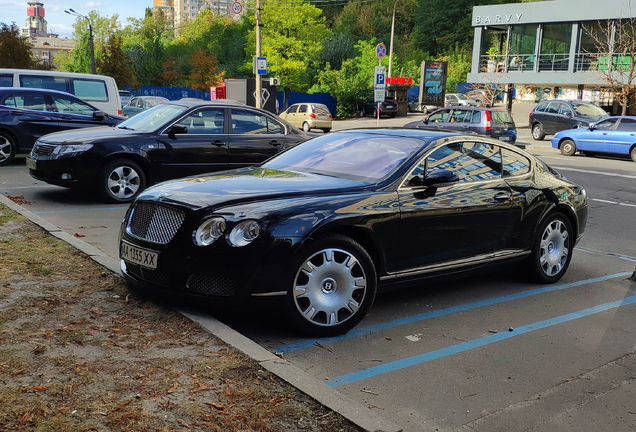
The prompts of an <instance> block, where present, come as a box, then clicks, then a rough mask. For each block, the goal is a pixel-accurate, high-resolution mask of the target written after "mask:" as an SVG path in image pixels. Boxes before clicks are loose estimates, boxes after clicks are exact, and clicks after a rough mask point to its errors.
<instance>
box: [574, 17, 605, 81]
mask: <svg viewBox="0 0 636 432" xmlns="http://www.w3.org/2000/svg"><path fill="white" fill-rule="evenodd" d="M611 34H612V23H611V21H607V20H606V21H586V22H583V23H581V31H580V35H581V43H580V48H579V53H578V54H577V56H576V68H575V70H576V71H589V70H595V69H598V61H599V56H600V57H602V56H601V55H600V54H599V53H602V52H607V51H608V44H607V41H608V40H610V38H611ZM601 60H603V58H601Z"/></svg>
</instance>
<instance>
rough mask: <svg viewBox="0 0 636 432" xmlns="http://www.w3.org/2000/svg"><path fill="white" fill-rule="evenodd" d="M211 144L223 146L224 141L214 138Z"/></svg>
mask: <svg viewBox="0 0 636 432" xmlns="http://www.w3.org/2000/svg"><path fill="white" fill-rule="evenodd" d="M212 145H213V146H216V147H223V146H224V145H225V143H224V142H223V141H219V140H216V141H214V142H213V143H212Z"/></svg>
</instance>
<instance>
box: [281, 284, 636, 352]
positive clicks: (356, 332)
mask: <svg viewBox="0 0 636 432" xmlns="http://www.w3.org/2000/svg"><path fill="white" fill-rule="evenodd" d="M625 276H631V273H627V272H623V273H615V274H612V275H608V276H601V277H596V278H591V279H585V280H581V281H577V282H571V283H567V284H561V285H553V286H550V287H546V288H537V289H534V290H530V291H524V292H521V293H517V294H510V295H506V296H502V297H495V298H492V299H487V300H480V301H477V302H473V303H467V304H464V305H459V306H454V307H451V308H446V309H440V310H437V311H433V312H424V313H421V314H417V315H413V316H410V317H405V318H400V319H396V320H393V321H388V322H385V323H381V324H375V325H372V326H368V327H361V328H355V329H353V330H351V331H349V332H348V333H347V334H344V335H341V336H334V337H330V338H324V339H308V340H304V341H302V342H297V343H293V344H289V345H283V346H280V347H278V348H276V349H275V351H276V352H277V353H281V354H284V353H288V352H292V351H298V350H302V349H307V348H311V347H312V346H314V345H315V344H316V342H319V343H321V344H325V343H329V342H335V341H339V340H343V339H349V338H354V337H358V336H363V335H366V334H369V333H372V332H377V331H382V330H386V329H390V328H393V327H397V326H401V325H406V324H412V323H414V322H418V321H422V320H426V319H430V318H436V317H440V316H444V315H450V314H454V313H457V312H462V311H467V310H471V309H476V308H479V307H484V306H492V305H494V304H498V303H503V302H507V301H511V300H518V299H521V298H525V297H531V296H535V295H539V294H544V293H549V292H553V291H558V290H563V289H568V288H574V287H577V286H581V285H587V284H591V283H595V282H603V281H606V280H609V279H615V278H619V277H625Z"/></svg>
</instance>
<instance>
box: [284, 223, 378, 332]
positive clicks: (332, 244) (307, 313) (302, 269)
mask: <svg viewBox="0 0 636 432" xmlns="http://www.w3.org/2000/svg"><path fill="white" fill-rule="evenodd" d="M288 280H289V281H290V282H289V283H290V285H291V286H290V288H289V291H288V292H287V311H288V313H289V316H290V318H291V320H292V321H293V323H294V325H295V327H296V328H298V329H299V330H301V331H302V332H303V333H306V334H309V335H312V336H318V337H327V336H334V335H337V334H341V333H344V332H346V331H348V330H350V329H351V328H353V327H354V326H355V325H357V324H358V323H359V322H360V321H361V320H362V318H364V316H365V315H366V314H367V313H368V311H369V309H370V308H371V305H372V304H373V301H374V299H375V294H376V289H377V280H376V273H375V267H374V265H373V262H372V261H371V257H370V256H369V254H368V253H367V252H366V251H365V250H364V249H363V248H362V246H361V245H360V244H358V243H357V242H356V241H354V240H352V239H351V238H349V237H346V236H343V235H339V234H329V235H327V236H324V237H322V238H318V239H316V240H314V241H312V242H311V243H310V244H309V245H308V247H307V248H306V249H305V250H304V251H302V252H301V253H300V254H299V255H298V256H297V258H296V259H295V260H294V262H293V263H292V265H291V266H290V274H289V275H288Z"/></svg>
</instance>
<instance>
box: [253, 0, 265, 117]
mask: <svg viewBox="0 0 636 432" xmlns="http://www.w3.org/2000/svg"><path fill="white" fill-rule="evenodd" d="M261 25H262V24H261V0H256V58H257V59H258V58H259V57H260V56H261ZM255 69H256V70H255V71H254V72H255V78H256V108H262V106H261V93H262V86H263V83H262V81H261V76H260V75H259V73H258V67H256V68H255Z"/></svg>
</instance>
